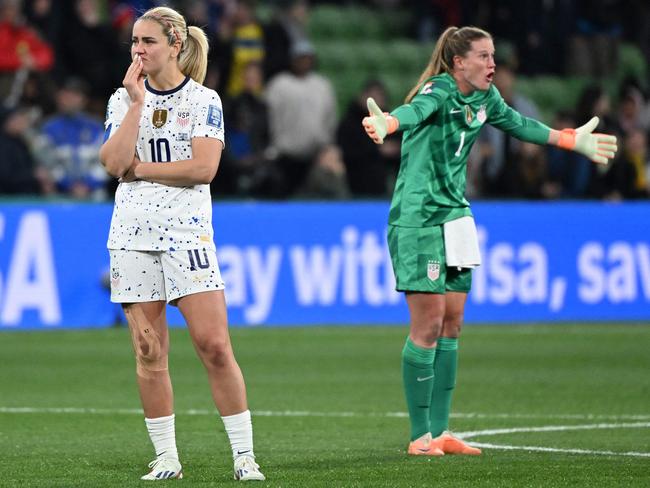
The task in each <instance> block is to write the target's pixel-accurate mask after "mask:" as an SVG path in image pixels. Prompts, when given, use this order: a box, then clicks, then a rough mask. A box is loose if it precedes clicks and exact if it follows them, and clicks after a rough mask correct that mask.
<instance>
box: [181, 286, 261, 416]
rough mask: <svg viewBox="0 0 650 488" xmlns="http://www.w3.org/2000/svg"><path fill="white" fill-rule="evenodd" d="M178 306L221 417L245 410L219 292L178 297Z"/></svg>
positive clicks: (243, 394) (221, 296) (242, 381)
mask: <svg viewBox="0 0 650 488" xmlns="http://www.w3.org/2000/svg"><path fill="white" fill-rule="evenodd" d="M178 308H179V309H180V311H181V313H182V314H183V317H185V321H186V322H187V326H188V328H189V331H190V335H191V337H192V342H193V343H194V348H195V349H196V352H197V354H198V356H199V358H200V359H201V362H202V363H203V365H204V366H205V369H206V371H207V372H208V380H209V382H210V389H211V391H212V398H213V399H214V404H215V405H216V406H217V409H218V410H219V413H220V414H221V416H222V417H225V416H229V415H234V414H237V413H240V412H243V411H245V410H247V409H248V405H247V402H246V386H245V384H244V377H243V375H242V372H241V370H240V369H239V365H238V364H237V361H236V360H235V355H234V353H233V350H232V345H231V343H230V336H229V334H228V317H227V313H226V301H225V298H224V294H223V291H221V290H219V291H209V292H203V293H196V294H193V295H188V296H185V297H182V298H180V299H179V300H178Z"/></svg>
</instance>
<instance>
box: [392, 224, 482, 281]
mask: <svg viewBox="0 0 650 488" xmlns="http://www.w3.org/2000/svg"><path fill="white" fill-rule="evenodd" d="M388 249H389V250H390V257H391V260H392V262H393V271H394V272H395V281H396V283H397V286H396V289H397V291H415V292H428V293H445V292H447V291H457V292H463V293H469V290H470V289H471V288H472V270H471V269H468V268H456V267H453V268H447V264H446V262H445V240H444V236H443V228H442V225H436V226H434V227H398V226H395V225H389V226H388Z"/></svg>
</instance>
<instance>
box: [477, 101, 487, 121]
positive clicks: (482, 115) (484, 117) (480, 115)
mask: <svg viewBox="0 0 650 488" xmlns="http://www.w3.org/2000/svg"><path fill="white" fill-rule="evenodd" d="M476 120H478V121H479V122H480V123H481V124H483V123H485V121H486V120H487V112H486V111H485V105H481V107H480V108H479V109H478V112H476Z"/></svg>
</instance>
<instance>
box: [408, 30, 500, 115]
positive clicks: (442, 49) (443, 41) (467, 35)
mask: <svg viewBox="0 0 650 488" xmlns="http://www.w3.org/2000/svg"><path fill="white" fill-rule="evenodd" d="M486 37H487V38H488V39H492V36H491V35H490V33H489V32H487V31H484V30H483V29H479V28H478V27H461V28H460V29H459V28H458V27H455V26H452V27H447V29H446V30H445V31H444V32H443V33H442V34H441V35H440V37H439V38H438V42H436V47H435V49H434V50H433V54H431V59H430V60H429V64H427V67H426V68H425V69H424V71H423V72H422V74H421V75H420V79H419V80H418V82H417V83H416V84H415V86H414V87H413V88H411V91H410V92H409V94H408V95H407V96H406V99H405V100H404V103H409V102H410V101H411V100H412V99H413V97H414V96H415V95H416V94H417V92H418V90H419V89H420V87H421V86H422V83H424V82H425V81H426V80H428V79H429V78H431V77H432V76H435V75H439V74H440V73H451V72H452V71H453V69H454V56H465V55H466V54H467V53H468V52H469V51H470V50H471V49H472V42H473V41H476V40H478V39H484V38H486Z"/></svg>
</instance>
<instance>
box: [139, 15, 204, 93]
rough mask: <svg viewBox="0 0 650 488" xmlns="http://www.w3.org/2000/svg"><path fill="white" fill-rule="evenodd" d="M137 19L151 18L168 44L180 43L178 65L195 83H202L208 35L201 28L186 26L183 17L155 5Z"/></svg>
mask: <svg viewBox="0 0 650 488" xmlns="http://www.w3.org/2000/svg"><path fill="white" fill-rule="evenodd" d="M138 20H151V21H153V22H156V23H158V24H159V25H160V26H161V27H162V30H163V33H164V34H165V36H166V37H167V41H168V42H169V45H170V46H173V45H174V44H176V43H177V42H180V43H181V51H180V53H179V55H178V67H179V68H180V70H181V72H182V73H183V74H184V75H189V76H190V78H192V79H193V80H194V81H196V82H197V83H201V84H203V80H205V74H206V72H207V69H208V49H209V45H208V37H207V36H206V35H205V32H203V29H201V28H200V27H196V26H193V25H191V26H189V27H188V26H187V23H186V22H185V18H184V17H183V16H182V15H181V14H179V13H178V12H177V11H176V10H174V9H172V8H169V7H155V8H152V9H149V10H147V11H146V12H145V13H144V14H142V15H141V16H140V17H139V18H138Z"/></svg>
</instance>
